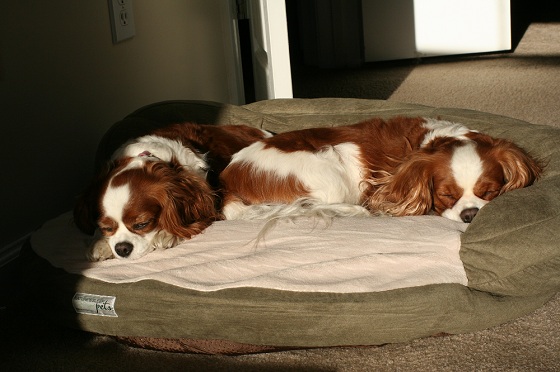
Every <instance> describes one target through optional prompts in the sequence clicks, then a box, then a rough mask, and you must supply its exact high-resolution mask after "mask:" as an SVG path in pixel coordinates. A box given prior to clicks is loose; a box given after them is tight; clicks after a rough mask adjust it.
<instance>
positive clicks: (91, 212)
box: [74, 123, 269, 261]
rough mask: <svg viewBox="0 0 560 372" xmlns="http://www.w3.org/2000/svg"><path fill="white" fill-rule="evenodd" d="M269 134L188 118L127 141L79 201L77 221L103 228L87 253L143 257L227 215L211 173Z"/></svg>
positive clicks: (84, 227)
mask: <svg viewBox="0 0 560 372" xmlns="http://www.w3.org/2000/svg"><path fill="white" fill-rule="evenodd" d="M267 136H269V134H268V133H266V132H263V131H261V130H259V129H256V128H251V127H248V126H241V125H225V126H217V125H202V124H193V123H183V124H174V125H171V126H167V127H164V128H160V129H157V130H154V131H152V132H151V133H150V134H149V135H145V136H142V137H139V138H136V139H134V140H132V141H130V142H128V143H126V144H125V145H123V146H122V147H121V148H119V149H118V150H117V151H116V152H115V153H114V155H113V157H112V159H111V162H110V164H108V166H107V168H106V169H105V170H104V171H102V172H100V173H99V174H98V175H96V177H95V179H94V180H93V182H92V183H91V184H90V186H89V187H88V189H87V190H86V192H85V193H84V194H83V195H82V196H81V197H80V199H79V200H78V202H77V203H76V205H75V208H74V220H75V222H76V224H77V226H78V227H79V228H80V229H81V230H82V231H84V232H86V233H89V234H93V233H94V231H96V233H97V234H96V237H95V241H94V243H93V244H92V245H91V247H90V249H89V251H88V254H87V256H88V259H89V260H91V261H101V260H105V259H108V258H113V257H117V258H129V259H136V258H139V257H142V256H144V255H145V254H147V253H149V252H151V251H153V250H154V249H165V248H170V247H173V246H175V245H177V244H178V243H179V242H181V241H182V240H184V239H189V238H190V237H192V236H193V235H196V234H199V233H200V232H202V231H203V230H204V229H205V228H206V227H208V226H209V225H210V224H211V223H212V222H213V221H216V220H219V219H222V215H221V213H220V203H221V200H220V197H219V194H218V192H217V188H216V185H215V184H214V185H213V184H212V182H209V178H211V177H212V176H213V177H214V178H216V179H217V175H218V174H219V172H221V171H222V170H223V169H224V168H225V167H226V165H227V164H228V162H229V161H230V159H231V156H232V155H233V154H234V153H236V152H238V151H239V150H241V149H242V148H244V147H246V146H248V145H250V144H251V143H253V142H255V141H258V140H260V139H263V138H265V137H267ZM99 233H101V234H99ZM100 235H101V236H100Z"/></svg>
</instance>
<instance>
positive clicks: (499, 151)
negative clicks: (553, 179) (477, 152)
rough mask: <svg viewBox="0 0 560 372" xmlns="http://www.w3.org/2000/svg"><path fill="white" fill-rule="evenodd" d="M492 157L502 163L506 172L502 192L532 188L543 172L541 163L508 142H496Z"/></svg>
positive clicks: (500, 140)
mask: <svg viewBox="0 0 560 372" xmlns="http://www.w3.org/2000/svg"><path fill="white" fill-rule="evenodd" d="M491 156H492V157H493V158H494V159H496V160H497V161H498V162H499V163H500V165H501V166H502V169H503V171H504V179H505V181H506V183H505V185H504V186H503V187H502V192H506V191H510V190H514V189H520V188H523V187H527V186H530V185H532V184H533V182H535V181H536V180H537V179H538V178H539V177H540V176H541V174H542V172H543V166H542V165H541V162H540V161H538V160H536V159H534V158H533V157H532V156H530V155H529V154H528V153H527V152H525V150H523V149H522V148H520V147H518V146H517V145H515V144H514V143H512V142H510V141H507V140H502V139H499V140H496V141H495V143H494V145H493V147H492V150H491Z"/></svg>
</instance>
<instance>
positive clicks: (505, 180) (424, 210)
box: [382, 132, 542, 223]
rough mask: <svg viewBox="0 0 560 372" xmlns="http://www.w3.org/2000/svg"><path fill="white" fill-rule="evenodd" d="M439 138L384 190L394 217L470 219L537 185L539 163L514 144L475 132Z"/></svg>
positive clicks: (405, 164) (410, 160) (412, 158)
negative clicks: (508, 194)
mask: <svg viewBox="0 0 560 372" xmlns="http://www.w3.org/2000/svg"><path fill="white" fill-rule="evenodd" d="M466 137H467V138H456V137H438V138H435V139H433V140H432V141H430V142H429V143H428V144H426V145H425V146H424V147H422V148H421V149H420V150H418V151H416V152H414V153H413V154H412V155H411V156H410V157H409V158H408V159H407V160H406V161H405V162H403V164H402V165H401V166H400V167H399V168H398V169H397V171H396V173H395V174H394V175H392V176H391V177H390V180H389V182H387V184H386V185H385V186H384V187H383V188H382V192H383V193H384V196H385V197H386V198H387V199H388V200H390V202H391V203H389V205H390V207H389V212H390V213H392V214H394V215H415V214H416V215H419V214H428V213H430V212H431V213H434V212H435V214H438V215H441V216H443V217H446V218H449V219H451V220H454V221H460V222H467V223H470V222H471V221H472V220H473V219H474V217H475V216H476V214H477V213H478V211H479V210H480V209H481V208H482V207H483V206H485V205H486V204H487V203H488V202H490V201H491V200H493V199H494V198H496V197H497V196H499V195H501V194H503V193H504V192H507V191H510V190H514V189H518V188H522V187H526V186H529V185H531V184H532V183H533V182H534V181H535V180H536V179H537V178H538V177H539V176H540V175H541V173H542V166H541V165H540V163H539V161H537V160H535V159H534V158H532V157H531V156H529V155H528V154H527V153H526V152H525V151H524V150H523V149H521V148H520V147H518V146H517V145H515V144H514V143H512V142H510V141H507V140H504V139H497V138H492V137H490V136H488V135H484V134H481V133H478V132H471V133H468V134H467V135H466Z"/></svg>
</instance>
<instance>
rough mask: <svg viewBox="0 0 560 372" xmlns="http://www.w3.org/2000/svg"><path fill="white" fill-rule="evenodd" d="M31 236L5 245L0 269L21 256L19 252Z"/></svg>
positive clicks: (0, 250)
mask: <svg viewBox="0 0 560 372" xmlns="http://www.w3.org/2000/svg"><path fill="white" fill-rule="evenodd" d="M30 235H31V234H27V235H24V236H22V237H21V238H19V239H17V240H16V241H14V242H12V243H10V244H8V245H5V246H3V247H2V249H0V267H2V266H4V265H7V264H8V263H10V262H12V261H13V260H15V259H16V258H17V257H18V256H19V252H20V251H21V248H22V247H23V244H24V243H25V241H26V240H27V239H28V238H29V236H30Z"/></svg>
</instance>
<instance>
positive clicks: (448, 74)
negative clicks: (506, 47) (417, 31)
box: [389, 23, 560, 127]
mask: <svg viewBox="0 0 560 372" xmlns="http://www.w3.org/2000/svg"><path fill="white" fill-rule="evenodd" d="M389 100H391V101H401V102H409V103H420V104H425V105H429V106H440V107H456V108H466V109H473V110H479V111H485V112H490V113H493V114H499V115H504V116H510V117H513V118H516V119H522V120H526V121H528V122H530V123H534V124H546V125H553V126H557V127H560V23H556V24H555V23H546V24H545V23H540V24H532V25H530V27H529V29H528V30H527V32H526V33H525V35H524V37H523V39H522V40H521V42H520V43H519V45H518V46H517V48H516V50H515V52H514V53H511V54H500V55H486V56H480V57H473V58H472V59H465V60H459V61H446V62H440V63H433V64H430V63H427V64H420V65H418V66H416V67H415V68H414V69H413V70H412V71H410V74H409V75H408V76H407V77H406V79H405V80H404V81H403V83H402V84H401V85H400V86H399V87H398V88H397V89H396V91H395V92H394V93H393V94H392V95H391V96H390V97H389Z"/></svg>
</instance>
